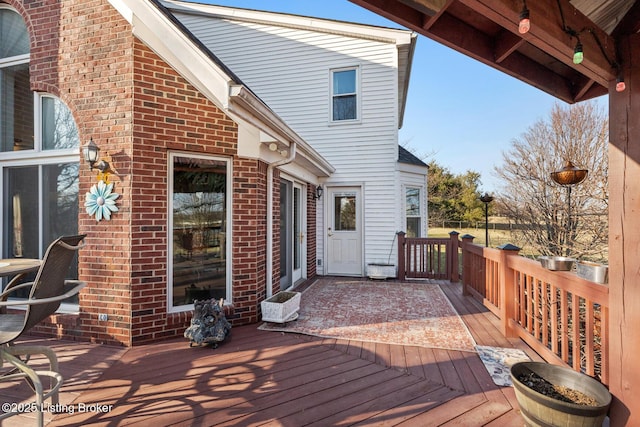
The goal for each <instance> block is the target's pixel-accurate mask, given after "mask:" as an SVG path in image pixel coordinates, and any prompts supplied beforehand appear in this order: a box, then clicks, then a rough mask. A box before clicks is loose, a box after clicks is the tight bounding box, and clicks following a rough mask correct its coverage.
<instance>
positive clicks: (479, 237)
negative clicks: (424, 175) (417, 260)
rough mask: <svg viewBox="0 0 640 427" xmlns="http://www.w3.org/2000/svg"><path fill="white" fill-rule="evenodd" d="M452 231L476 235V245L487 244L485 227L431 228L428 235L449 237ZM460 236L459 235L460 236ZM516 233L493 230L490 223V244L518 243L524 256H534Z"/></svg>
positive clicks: (493, 246) (493, 245)
mask: <svg viewBox="0 0 640 427" xmlns="http://www.w3.org/2000/svg"><path fill="white" fill-rule="evenodd" d="M452 231H456V232H458V233H460V236H464V235H465V234H470V235H471V236H474V239H473V243H475V244H476V245H481V246H485V229H484V228H461V229H450V228H437V227H434V228H429V235H428V236H427V237H440V238H442V237H449V233H451V232H452ZM460 236H459V237H460ZM518 240H519V239H517V238H516V237H515V236H514V235H512V233H511V231H509V230H492V229H491V224H489V246H490V247H492V248H495V247H498V246H501V245H504V244H505V243H511V244H512V245H516V246H518V247H520V248H522V250H521V251H520V255H523V256H531V257H533V256H534V255H533V253H532V252H533V251H532V250H531V249H530V248H529V249H527V248H526V247H525V244H524V243H523V242H521V241H518Z"/></svg>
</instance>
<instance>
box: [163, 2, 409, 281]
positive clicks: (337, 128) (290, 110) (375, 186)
mask: <svg viewBox="0 0 640 427" xmlns="http://www.w3.org/2000/svg"><path fill="white" fill-rule="evenodd" d="M175 14H176V16H177V18H178V19H179V20H180V21H182V22H183V23H184V24H185V25H186V27H187V28H188V29H189V30H190V31H192V32H193V33H194V34H195V36H196V37H197V38H198V39H200V40H201V41H202V43H204V45H205V46H207V47H208V48H209V49H210V50H211V52H213V53H214V54H215V55H216V56H217V57H218V58H219V59H220V60H221V61H222V62H223V63H224V64H225V65H226V66H227V67H229V68H230V69H231V70H232V71H233V72H234V73H235V74H236V75H237V76H238V77H239V78H240V79H241V80H242V81H243V83H245V84H246V85H247V86H248V87H249V88H251V90H252V91H254V92H255V93H256V94H257V95H258V96H259V97H260V98H261V99H262V100H264V101H265V103H266V104H267V105H268V106H269V107H271V108H272V109H273V110H274V111H275V112H276V113H277V114H278V115H279V116H280V117H282V118H283V119H284V120H285V121H286V122H287V124H288V125H289V126H291V128H292V129H294V130H295V131H296V132H297V133H298V134H299V135H300V136H301V137H302V138H304V139H305V140H306V141H307V142H309V143H310V144H311V145H312V146H313V148H314V149H316V150H317V151H318V152H319V153H320V154H321V155H322V156H323V157H324V158H326V159H327V160H328V161H329V162H330V163H331V164H332V165H333V166H334V167H335V168H336V172H335V173H334V174H333V175H332V176H331V178H330V180H328V181H327V182H325V183H323V185H324V186H331V185H357V186H362V188H363V203H364V226H365V227H364V244H365V253H364V263H365V264H366V263H371V262H381V261H384V262H386V260H387V259H388V257H389V252H390V250H391V248H392V245H393V241H394V238H395V233H396V231H398V230H400V229H402V228H404V224H403V222H404V213H403V212H402V207H401V206H402V205H398V203H397V200H396V196H397V194H396V192H397V188H398V187H397V183H398V176H397V170H396V162H397V158H398V119H399V112H398V47H397V46H396V44H395V42H390V41H389V40H391V39H392V38H393V37H395V35H396V34H397V30H389V32H390V34H389V40H374V37H361V36H359V35H357V34H356V33H355V32H354V33H353V35H347V34H343V33H338V31H334V32H328V31H320V30H319V31H311V30H308V29H306V28H299V26H297V27H296V26H295V25H293V24H292V25H291V26H280V25H275V24H274V25H267V24H265V23H259V22H250V21H244V20H231V19H220V18H211V17H210V16H209V17H206V16H201V15H195V14H186V13H180V12H178V11H176V12H175ZM336 25H337V24H336ZM367 28H368V27H359V28H358V31H360V32H361V33H362V34H365V33H366V31H367ZM376 31H381V30H380V29H376ZM392 32H393V34H391V33H392ZM376 37H378V36H377V35H376ZM378 39H379V37H378ZM345 68H349V69H353V68H357V70H358V77H357V78H358V79H359V84H358V96H359V103H358V104H359V111H358V119H357V120H349V121H344V122H343V123H340V124H339V125H333V124H334V122H333V121H332V120H331V112H330V107H329V106H330V104H331V93H332V91H331V90H332V89H331V70H337V69H345ZM318 202H319V204H318V212H319V213H320V212H322V209H324V206H323V205H322V199H321V200H319V201H318ZM317 220H318V242H319V246H318V248H317V253H318V258H322V254H323V253H324V248H323V247H322V246H321V242H322V236H323V233H324V232H325V230H324V228H323V227H324V223H323V221H324V218H323V217H322V216H321V215H319V216H318V218H317ZM394 252H395V251H394ZM319 271H320V272H322V268H319Z"/></svg>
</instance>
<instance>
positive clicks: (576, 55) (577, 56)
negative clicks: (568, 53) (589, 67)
mask: <svg viewBox="0 0 640 427" xmlns="http://www.w3.org/2000/svg"><path fill="white" fill-rule="evenodd" d="M583 59H584V53H583V52H582V43H580V39H578V43H576V47H575V49H573V63H574V64H576V65H577V64H581V63H582V60H583Z"/></svg>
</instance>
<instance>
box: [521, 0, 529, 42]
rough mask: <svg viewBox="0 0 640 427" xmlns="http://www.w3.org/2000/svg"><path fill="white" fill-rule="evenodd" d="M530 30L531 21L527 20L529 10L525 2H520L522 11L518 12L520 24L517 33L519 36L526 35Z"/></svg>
mask: <svg viewBox="0 0 640 427" xmlns="http://www.w3.org/2000/svg"><path fill="white" fill-rule="evenodd" d="M530 29H531V21H530V20H529V9H527V2H526V1H523V2H522V11H521V12H520V23H519V24H518V32H519V33H520V34H526V33H528V32H529V30H530Z"/></svg>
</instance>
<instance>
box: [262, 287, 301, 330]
mask: <svg viewBox="0 0 640 427" xmlns="http://www.w3.org/2000/svg"><path fill="white" fill-rule="evenodd" d="M260 308H261V309H262V321H263V322H273V323H286V322H289V321H291V320H295V319H296V318H297V317H298V310H300V292H288V291H283V292H278V293H277V294H275V295H274V296H272V297H271V298H269V299H266V300H264V301H262V302H261V303H260Z"/></svg>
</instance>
